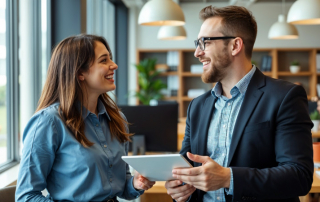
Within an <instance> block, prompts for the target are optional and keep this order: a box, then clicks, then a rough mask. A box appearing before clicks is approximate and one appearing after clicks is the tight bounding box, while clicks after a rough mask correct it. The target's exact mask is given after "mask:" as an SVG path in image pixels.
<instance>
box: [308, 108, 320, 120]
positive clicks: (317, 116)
mask: <svg viewBox="0 0 320 202" xmlns="http://www.w3.org/2000/svg"><path fill="white" fill-rule="evenodd" d="M310 119H311V120H320V114H319V112H318V110H314V111H313V112H312V113H311V114H310Z"/></svg>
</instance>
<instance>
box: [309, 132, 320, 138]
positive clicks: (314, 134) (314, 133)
mask: <svg viewBox="0 0 320 202" xmlns="http://www.w3.org/2000/svg"><path fill="white" fill-rule="evenodd" d="M311 133H312V137H316V138H320V131H317V132H311Z"/></svg>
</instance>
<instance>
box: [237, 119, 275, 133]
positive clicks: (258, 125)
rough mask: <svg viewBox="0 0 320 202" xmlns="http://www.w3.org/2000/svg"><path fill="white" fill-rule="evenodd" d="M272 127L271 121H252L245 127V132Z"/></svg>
mask: <svg viewBox="0 0 320 202" xmlns="http://www.w3.org/2000/svg"><path fill="white" fill-rule="evenodd" d="M269 129H270V121H265V122H261V123H251V124H249V125H247V127H245V129H244V132H243V133H248V132H253V131H259V130H269Z"/></svg>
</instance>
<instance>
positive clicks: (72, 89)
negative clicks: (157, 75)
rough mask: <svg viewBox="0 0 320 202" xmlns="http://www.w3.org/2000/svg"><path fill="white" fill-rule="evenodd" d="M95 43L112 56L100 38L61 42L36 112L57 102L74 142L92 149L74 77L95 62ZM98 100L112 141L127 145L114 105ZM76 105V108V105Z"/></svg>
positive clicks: (105, 98)
mask: <svg viewBox="0 0 320 202" xmlns="http://www.w3.org/2000/svg"><path fill="white" fill-rule="evenodd" d="M95 42H101V43H103V44H104V45H105V46H106V48H107V50H108V51H109V53H110V58H111V59H112V54H111V50H110V47H109V45H108V43H107V41H106V40H105V39H104V38H103V37H99V36H95V35H86V34H81V35H77V36H72V37H68V38H66V39H64V40H63V41H61V42H60V43H59V44H58V45H57V46H56V48H55V49H54V51H53V53H52V57H51V61H50V64H49V68H48V74H47V80H46V83H45V85H44V88H43V90H42V93H41V97H40V99H39V104H38V108H37V110H36V111H39V110H41V109H43V108H46V107H48V106H50V105H52V104H53V103H56V102H59V103H60V106H59V114H60V116H61V118H62V119H63V120H64V121H65V123H66V125H67V126H68V127H69V128H70V130H71V131H72V132H73V134H74V136H75V138H76V139H77V140H78V142H79V143H81V144H82V145H83V146H85V147H90V146H92V145H93V143H92V142H90V141H89V140H88V139H87V137H86V135H85V134H84V129H85V128H84V127H85V125H84V120H83V118H82V109H83V103H84V99H85V98H84V94H83V92H82V89H81V85H80V81H79V80H78V75H79V73H80V72H87V71H88V70H89V67H90V66H91V64H93V61H94V59H95V54H94V48H95ZM99 99H100V100H101V101H102V103H103V104H104V106H105V108H106V110H107V112H108V114H109V116H110V118H111V121H110V122H109V128H110V132H111V136H112V138H114V137H116V138H117V139H118V140H119V141H120V142H122V143H123V142H126V141H130V138H129V137H130V136H131V134H129V133H127V132H126V125H125V124H127V122H126V121H125V120H124V118H123V117H122V116H121V114H120V110H119V108H118V107H117V105H116V103H115V102H114V101H113V100H112V99H111V98H110V97H109V96H108V95H107V94H106V93H103V94H101V95H100V96H99ZM78 103H80V107H79V106H78V107H77V104H78Z"/></svg>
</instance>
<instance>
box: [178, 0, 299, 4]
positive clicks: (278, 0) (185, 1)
mask: <svg viewBox="0 0 320 202" xmlns="http://www.w3.org/2000/svg"><path fill="white" fill-rule="evenodd" d="M232 1H234V0H179V2H180V3H199V2H205V3H206V2H207V3H211V2H212V3H214V2H232ZM235 1H237V0H235ZM238 1H239V0H238ZM240 1H244V2H246V1H248V2H249V1H251V2H255V3H259V2H279V3H280V2H282V0H240ZM294 1H296V0H286V2H294Z"/></svg>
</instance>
